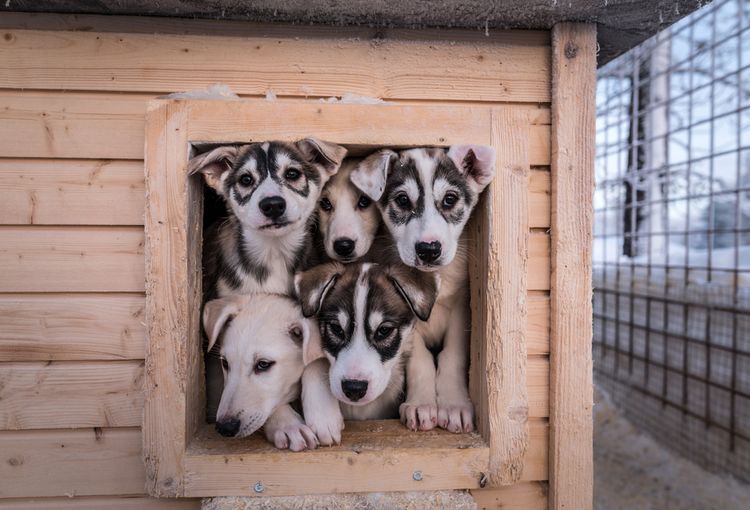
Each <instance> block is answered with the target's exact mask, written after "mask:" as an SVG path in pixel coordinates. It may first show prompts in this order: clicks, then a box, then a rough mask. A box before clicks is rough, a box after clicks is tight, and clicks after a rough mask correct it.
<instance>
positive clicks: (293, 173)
mask: <svg viewBox="0 0 750 510" xmlns="http://www.w3.org/2000/svg"><path fill="white" fill-rule="evenodd" d="M301 175H302V172H300V171H299V170H297V169H296V168H288V169H287V171H286V172H285V173H284V179H286V180H287V181H296V180H297V179H299V178H300V176H301Z"/></svg>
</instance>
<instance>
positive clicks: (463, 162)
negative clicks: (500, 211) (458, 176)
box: [448, 145, 495, 191]
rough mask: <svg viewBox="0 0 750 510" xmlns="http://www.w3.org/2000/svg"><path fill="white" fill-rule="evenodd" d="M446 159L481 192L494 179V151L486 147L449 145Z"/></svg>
mask: <svg viewBox="0 0 750 510" xmlns="http://www.w3.org/2000/svg"><path fill="white" fill-rule="evenodd" d="M448 157H449V158H451V160H453V163H455V165H456V167H458V170H459V171H460V172H461V173H462V174H464V175H466V176H467V177H468V178H470V179H472V180H473V181H474V182H476V183H477V185H478V190H477V191H482V190H483V189H484V188H485V187H486V186H487V185H488V184H489V183H490V181H492V178H493V177H495V149H494V147H490V146H488V145H451V147H450V149H448Z"/></svg>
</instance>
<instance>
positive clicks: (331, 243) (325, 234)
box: [318, 158, 381, 263]
mask: <svg viewBox="0 0 750 510" xmlns="http://www.w3.org/2000/svg"><path fill="white" fill-rule="evenodd" d="M361 161H362V160H361V159H357V158H346V159H345V160H344V162H343V163H342V165H341V168H340V169H339V171H338V172H337V173H336V175H334V176H333V177H331V179H330V180H329V181H328V183H327V184H326V185H325V188H323V193H322V194H321V195H320V202H319V204H318V227H319V232H320V236H321V243H322V245H323V246H322V248H323V249H324V250H325V253H326V255H327V256H328V257H329V258H331V259H332V260H337V261H339V262H344V263H348V262H354V261H357V260H361V259H363V257H365V256H366V255H367V254H368V252H369V251H370V247H371V246H372V242H373V241H374V240H375V236H376V233H377V232H378V227H380V224H381V223H380V211H378V209H377V207H376V206H375V204H373V203H372V200H371V199H370V198H369V197H368V196H367V195H365V194H364V193H362V192H361V191H360V190H359V189H357V188H356V187H355V186H354V184H352V183H351V181H350V180H349V176H350V175H351V173H352V171H353V170H354V169H356V168H357V166H358V165H359V164H360V162H361Z"/></svg>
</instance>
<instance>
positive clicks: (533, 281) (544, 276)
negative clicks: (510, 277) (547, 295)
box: [526, 232, 550, 291]
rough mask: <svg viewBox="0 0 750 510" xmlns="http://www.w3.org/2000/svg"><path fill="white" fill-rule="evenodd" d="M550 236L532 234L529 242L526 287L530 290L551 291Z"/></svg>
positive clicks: (538, 233)
mask: <svg viewBox="0 0 750 510" xmlns="http://www.w3.org/2000/svg"><path fill="white" fill-rule="evenodd" d="M549 244H550V236H549V234H547V233H542V232H532V233H530V234H529V241H528V250H529V254H528V257H529V259H528V273H527V275H526V278H527V280H526V285H527V286H528V289H529V290H533V291H543V290H549V285H550V280H549V278H550V274H549V271H550V258H549V257H550V251H549V249H550V248H549Z"/></svg>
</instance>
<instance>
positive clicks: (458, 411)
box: [437, 397, 474, 434]
mask: <svg viewBox="0 0 750 510" xmlns="http://www.w3.org/2000/svg"><path fill="white" fill-rule="evenodd" d="M437 424H438V426H439V427H440V428H443V429H445V430H447V431H449V432H453V433H456V434H458V433H460V432H471V431H473V430H474V406H473V405H472V404H471V402H470V401H468V400H458V401H441V399H440V397H438V406H437Z"/></svg>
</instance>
